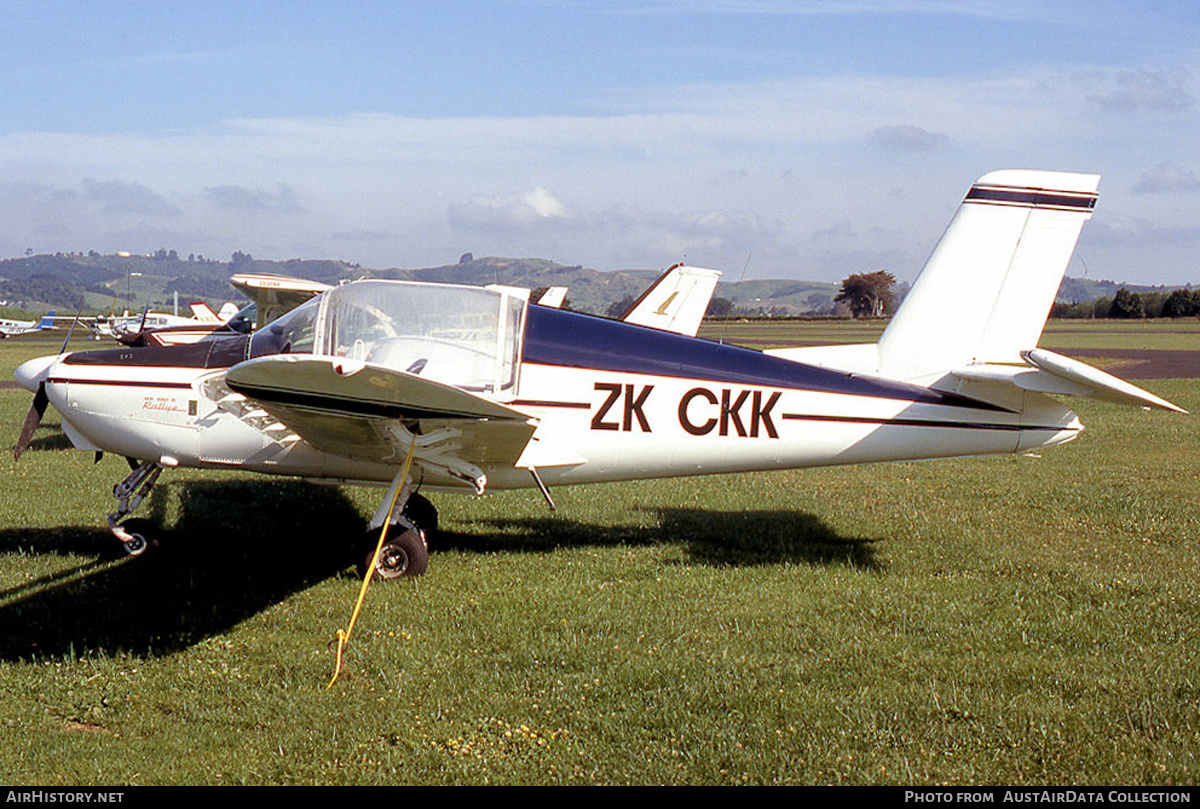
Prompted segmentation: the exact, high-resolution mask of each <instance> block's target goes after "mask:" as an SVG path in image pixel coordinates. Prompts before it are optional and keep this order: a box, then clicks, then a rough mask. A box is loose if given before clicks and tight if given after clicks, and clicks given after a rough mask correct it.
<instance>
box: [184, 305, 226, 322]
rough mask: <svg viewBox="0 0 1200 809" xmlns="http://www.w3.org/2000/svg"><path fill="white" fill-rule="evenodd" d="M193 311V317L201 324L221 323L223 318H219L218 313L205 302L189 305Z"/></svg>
mask: <svg viewBox="0 0 1200 809" xmlns="http://www.w3.org/2000/svg"><path fill="white" fill-rule="evenodd" d="M189 306H190V307H191V310H192V317H193V318H195V319H196V320H199V321H200V322H201V323H220V322H221V318H219V317H217V313H216V312H214V311H213V310H212V307H211V306H209V305H208V304H207V303H205V302H204V301H192V303H190V304H189Z"/></svg>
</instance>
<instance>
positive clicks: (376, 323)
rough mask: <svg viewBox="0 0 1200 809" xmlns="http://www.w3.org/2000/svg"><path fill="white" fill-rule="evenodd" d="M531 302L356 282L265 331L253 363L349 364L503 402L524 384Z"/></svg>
mask: <svg viewBox="0 0 1200 809" xmlns="http://www.w3.org/2000/svg"><path fill="white" fill-rule="evenodd" d="M528 295H529V293H528V291H527V290H523V289H515V288H509V287H472V286H458V285H449V284H424V283H417V282H411V281H356V282H354V283H352V284H345V285H343V286H340V287H335V288H333V289H331V290H329V291H328V292H325V293H323V294H321V295H319V296H317V297H315V298H312V299H310V300H309V301H307V302H306V303H303V304H301V305H300V306H298V307H296V308H295V309H293V310H292V311H290V312H288V313H287V314H285V315H283V316H282V317H280V318H278V319H276V320H274V321H272V322H271V323H268V324H267V325H265V326H263V327H261V328H260V329H259V330H258V331H257V332H255V334H254V336H253V337H252V338H251V341H250V356H251V357H252V358H253V357H261V356H264V355H267V354H314V355H317V356H330V357H347V358H349V359H352V360H360V361H364V362H368V363H371V364H374V365H381V366H384V367H386V368H390V369H393V370H398V371H406V372H408V373H410V374H417V375H420V376H422V377H425V378H427V379H432V380H434V381H437V382H442V383H445V384H448V385H454V386H456V387H460V388H463V389H464V390H470V391H475V392H480V393H488V394H492V395H496V394H499V393H502V392H505V391H511V390H513V389H514V387H515V385H516V375H517V364H518V358H519V356H520V350H521V336H522V331H523V326H524V323H523V319H524V314H525V306H526V303H527V300H528Z"/></svg>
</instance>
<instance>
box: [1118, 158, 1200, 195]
mask: <svg viewBox="0 0 1200 809" xmlns="http://www.w3.org/2000/svg"><path fill="white" fill-rule="evenodd" d="M1133 190H1134V191H1135V192H1137V193H1139V194H1195V193H1198V192H1200V179H1196V174H1195V173H1194V172H1193V171H1192V170H1191V169H1185V168H1183V167H1182V166H1180V165H1179V164H1178V163H1171V162H1167V163H1159V164H1158V165H1157V166H1155V167H1154V168H1152V169H1150V170H1149V171H1146V172H1144V173H1143V174H1142V177H1141V179H1140V180H1138V182H1137V185H1135V186H1133Z"/></svg>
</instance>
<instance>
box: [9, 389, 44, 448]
mask: <svg viewBox="0 0 1200 809" xmlns="http://www.w3.org/2000/svg"><path fill="white" fill-rule="evenodd" d="M48 404H50V397H49V396H47V395H46V383H45V382H43V383H41V384H40V385H38V389H37V393H36V394H34V397H33V404H31V405H30V406H29V412H28V413H26V414H25V423H24V424H23V425H21V435H20V436H18V437H17V445H16V446H15V447H13V460H14V461H16V460H18V459H20V457H21V453H23V452H24V451H25V450H26V449H28V448H29V441H30V440H31V439H32V438H33V433H34V431H35V430H36V429H37V428H38V425H39V424H41V423H42V416H44V415H46V406H47V405H48Z"/></svg>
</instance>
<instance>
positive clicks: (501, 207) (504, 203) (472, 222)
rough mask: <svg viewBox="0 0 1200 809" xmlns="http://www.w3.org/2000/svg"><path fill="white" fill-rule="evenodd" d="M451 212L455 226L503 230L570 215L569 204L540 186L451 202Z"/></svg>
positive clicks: (451, 220)
mask: <svg viewBox="0 0 1200 809" xmlns="http://www.w3.org/2000/svg"><path fill="white" fill-rule="evenodd" d="M449 213H450V222H451V224H452V225H453V226H454V227H456V228H462V229H464V230H480V231H497V230H499V231H504V230H508V229H511V228H520V227H528V226H531V225H536V224H537V223H539V222H542V221H546V220H553V219H565V218H567V209H566V207H565V206H564V205H563V204H562V203H561V202H560V201H559V200H558V198H557V197H555V196H554V195H553V194H551V193H550V192H549V191H547V190H546V189H545V188H542V187H540V186H539V187H537V188H534V189H532V190H529V191H526V192H524V193H521V194H514V195H512V196H483V195H477V196H474V197H472V198H471V200H470V201H469V202H465V203H458V204H455V205H451V206H450V211H449Z"/></svg>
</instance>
